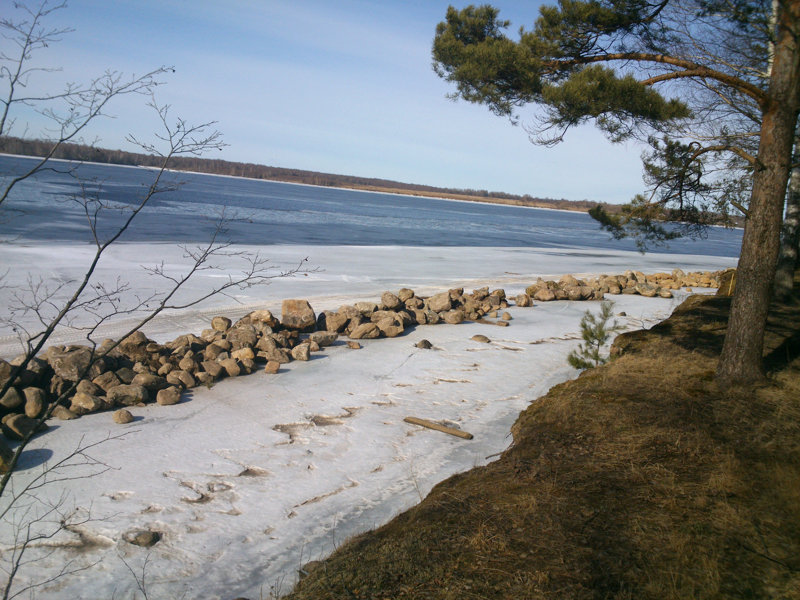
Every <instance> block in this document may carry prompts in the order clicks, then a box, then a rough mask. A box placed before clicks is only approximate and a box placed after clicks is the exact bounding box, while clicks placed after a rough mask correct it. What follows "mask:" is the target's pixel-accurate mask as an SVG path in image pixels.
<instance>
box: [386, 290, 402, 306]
mask: <svg viewBox="0 0 800 600" xmlns="http://www.w3.org/2000/svg"><path fill="white" fill-rule="evenodd" d="M401 306H403V302H402V301H401V300H400V298H399V297H397V296H395V295H394V294H393V293H392V292H383V294H381V308H383V309H384V310H397V309H398V308H400V307H401Z"/></svg>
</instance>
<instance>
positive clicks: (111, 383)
mask: <svg viewBox="0 0 800 600" xmlns="http://www.w3.org/2000/svg"><path fill="white" fill-rule="evenodd" d="M723 275H724V273H721V272H714V273H710V272H705V273H688V274H687V273H683V271H680V270H675V271H673V272H672V273H656V274H652V275H645V274H644V273H641V272H638V271H627V272H626V273H625V274H623V275H614V276H607V275H601V276H599V277H593V278H590V279H579V278H577V277H574V276H572V275H565V276H563V277H561V278H560V279H559V280H557V281H552V280H549V281H544V280H542V279H539V280H538V281H536V282H535V283H534V284H532V285H530V286H529V287H528V288H526V290H525V293H523V294H519V295H518V296H516V297H514V298H513V299H509V298H507V297H506V294H505V291H504V290H502V289H496V290H491V291H490V290H489V288H488V287H484V288H480V289H476V290H473V291H472V292H471V293H465V291H464V289H463V288H457V289H451V290H449V291H447V292H442V293H440V294H436V295H433V296H429V297H419V296H417V295H416V294H415V293H414V291H413V290H411V289H408V288H403V289H401V290H399V291H398V292H397V293H394V292H388V291H387V292H384V293H383V294H382V295H381V298H380V301H379V302H356V303H355V304H352V305H344V306H341V307H339V309H338V310H335V311H329V310H326V311H323V312H321V313H319V314H316V313H315V312H314V309H313V308H312V307H311V305H310V304H309V303H308V301H306V300H299V299H290V300H284V301H283V304H282V307H281V317H280V319H278V318H277V317H276V316H275V315H273V314H272V313H271V312H270V311H268V310H256V311H253V312H251V313H250V314H248V315H246V316H245V317H243V318H242V319H239V320H238V321H237V322H236V323H234V322H232V321H231V320H230V319H229V318H227V317H224V316H217V317H214V318H213V319H212V320H211V327H210V328H208V329H205V330H204V331H202V332H201V333H200V335H194V334H185V335H181V336H179V337H177V338H176V339H174V340H172V341H170V342H167V343H164V344H160V343H158V342H155V341H153V340H150V339H148V338H147V336H146V335H145V334H144V333H142V332H141V331H137V332H135V333H133V334H131V335H129V336H128V337H126V338H125V339H123V340H120V341H115V340H105V341H104V342H103V343H102V344H100V345H99V346H97V347H94V348H93V347H89V346H51V347H49V348H48V349H47V350H46V351H44V352H43V353H42V354H41V355H40V356H38V357H34V358H32V359H31V360H30V361H29V362H28V364H27V366H26V367H25V368H24V369H22V370H21V372H20V369H19V368H18V366H19V365H22V364H23V362H24V359H25V357H24V356H19V357H17V358H15V359H13V360H11V361H10V362H6V361H4V360H0V385H2V386H5V385H6V384H7V383H8V382H9V381H10V380H12V379H13V381H12V386H11V387H9V388H8V390H7V391H6V393H5V394H4V395H3V396H2V398H0V414H2V415H3V416H2V433H3V435H4V436H5V437H6V438H8V439H10V440H21V439H23V438H24V437H25V436H27V435H29V434H30V432H32V431H34V430H36V429H38V428H42V429H43V428H46V427H47V425H46V421H47V419H51V418H55V419H61V420H70V419H76V418H78V417H80V416H81V415H85V414H88V413H94V412H99V411H109V410H114V411H115V412H114V413H113V419H114V421H115V422H117V423H127V422H130V421H131V420H132V419H133V417H132V415H131V413H130V412H129V411H128V410H127V407H130V406H139V405H142V404H145V403H149V402H156V403H158V404H161V405H171V404H176V403H177V402H179V401H180V399H181V393H182V392H183V391H184V390H187V389H191V388H193V387H195V386H198V385H212V384H214V383H216V382H217V381H219V380H221V379H224V378H228V377H237V376H239V375H244V374H249V373H253V372H254V371H256V370H259V369H260V370H263V371H264V372H265V373H267V374H271V375H274V374H276V373H278V372H279V370H280V366H281V365H282V364H286V363H289V362H291V361H294V360H300V361H306V360H309V359H310V357H311V354H312V353H314V352H319V351H320V350H321V349H322V348H324V347H326V346H331V345H333V344H334V343H335V342H336V341H337V339H338V338H339V337H340V336H342V337H347V338H349V339H350V341H349V342H348V343H347V345H348V346H349V347H350V348H360V343H359V342H358V340H364V339H375V338H381V337H396V336H399V335H401V334H403V332H405V331H406V329H408V328H409V327H413V326H417V325H435V324H437V323H448V324H452V325H457V324H459V323H462V322H464V321H477V322H482V323H491V324H495V325H498V326H507V325H508V324H509V321H510V320H511V316H510V315H509V314H508V313H507V312H503V313H502V314H501V313H500V311H503V310H504V309H505V308H507V307H508V306H509V302H510V301H513V303H514V304H516V305H517V306H520V307H525V306H533V305H534V303H535V302H548V301H555V300H572V301H579V300H601V299H603V298H604V297H605V295H606V294H612V295H614V294H639V295H642V296H649V297H654V296H659V297H667V298H669V297H671V296H672V290H675V289H679V288H687V287H688V288H691V287H720V281H721V278H722V276H723ZM10 452H11V451H10V450H9V448H8V446H7V444H6V443H5V442H4V441H3V440H2V439H1V438H0V470H2V469H3V468H5V467H6V465H7V460H8V458H9V456H10Z"/></svg>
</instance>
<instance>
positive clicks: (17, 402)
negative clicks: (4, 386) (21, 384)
mask: <svg viewBox="0 0 800 600" xmlns="http://www.w3.org/2000/svg"><path fill="white" fill-rule="evenodd" d="M24 403H25V398H24V397H23V395H22V394H20V393H19V391H17V388H13V387H10V388H8V390H7V391H6V393H5V394H3V397H2V398H0V406H2V407H3V408H4V409H6V410H7V411H10V410H17V409H18V408H19V407H20V406H22V405H23V404H24Z"/></svg>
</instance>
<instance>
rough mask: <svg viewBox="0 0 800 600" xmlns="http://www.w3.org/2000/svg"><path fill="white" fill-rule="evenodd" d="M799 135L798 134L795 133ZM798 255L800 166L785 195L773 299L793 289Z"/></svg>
mask: <svg viewBox="0 0 800 600" xmlns="http://www.w3.org/2000/svg"><path fill="white" fill-rule="evenodd" d="M797 133H800V132H797ZM797 133H796V135H795V145H794V161H798V160H800V137H798V135H797ZM799 254H800V165H795V166H794V168H792V175H791V177H790V178H789V191H788V192H787V194H786V213H785V214H784V216H783V228H782V229H781V249H780V255H779V256H778V270H777V272H776V273H775V297H776V298H779V299H781V300H786V299H788V298H789V297H790V296H791V295H792V290H793V288H794V271H795V269H796V268H797V266H798V265H797V257H798V255H799Z"/></svg>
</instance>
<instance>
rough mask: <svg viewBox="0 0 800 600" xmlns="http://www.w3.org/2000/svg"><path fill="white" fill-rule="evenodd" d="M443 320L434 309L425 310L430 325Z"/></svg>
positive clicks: (426, 319)
mask: <svg viewBox="0 0 800 600" xmlns="http://www.w3.org/2000/svg"><path fill="white" fill-rule="evenodd" d="M441 320H442V318H441V317H440V316H439V313H437V312H434V311H432V310H426V311H425V321H426V323H427V324H428V325H436V324H437V323H439V322H441Z"/></svg>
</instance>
